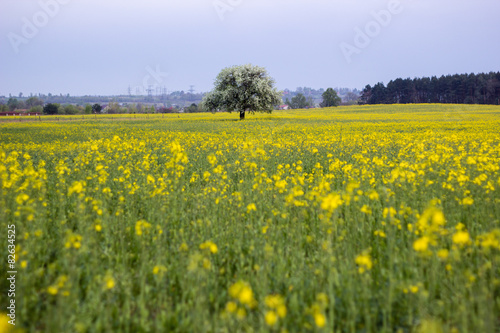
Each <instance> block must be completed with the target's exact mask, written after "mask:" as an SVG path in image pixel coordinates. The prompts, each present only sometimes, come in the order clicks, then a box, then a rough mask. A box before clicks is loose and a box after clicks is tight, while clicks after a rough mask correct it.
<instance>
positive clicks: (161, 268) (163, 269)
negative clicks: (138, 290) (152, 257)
mask: <svg viewBox="0 0 500 333" xmlns="http://www.w3.org/2000/svg"><path fill="white" fill-rule="evenodd" d="M166 271H167V268H166V267H165V266H161V265H160V266H155V267H153V274H154V275H157V274H158V273H163V272H166Z"/></svg>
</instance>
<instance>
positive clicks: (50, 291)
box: [47, 286, 59, 295]
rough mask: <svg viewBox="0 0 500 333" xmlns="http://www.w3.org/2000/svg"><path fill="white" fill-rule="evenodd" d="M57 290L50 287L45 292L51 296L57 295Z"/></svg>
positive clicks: (54, 287)
mask: <svg viewBox="0 0 500 333" xmlns="http://www.w3.org/2000/svg"><path fill="white" fill-rule="evenodd" d="M58 291H59V289H58V288H57V287H56V286H50V287H48V288H47V292H48V293H49V294H51V295H57V292H58Z"/></svg>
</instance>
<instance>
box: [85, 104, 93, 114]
mask: <svg viewBox="0 0 500 333" xmlns="http://www.w3.org/2000/svg"><path fill="white" fill-rule="evenodd" d="M91 113H92V105H90V104H85V114H91Z"/></svg>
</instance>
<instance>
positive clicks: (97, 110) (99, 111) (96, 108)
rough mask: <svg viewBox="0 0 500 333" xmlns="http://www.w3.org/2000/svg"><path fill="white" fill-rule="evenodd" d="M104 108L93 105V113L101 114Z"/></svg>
mask: <svg viewBox="0 0 500 333" xmlns="http://www.w3.org/2000/svg"><path fill="white" fill-rule="evenodd" d="M101 110H102V106H101V105H100V104H97V103H95V104H94V105H92V112H94V113H101Z"/></svg>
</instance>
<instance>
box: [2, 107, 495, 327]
mask: <svg viewBox="0 0 500 333" xmlns="http://www.w3.org/2000/svg"><path fill="white" fill-rule="evenodd" d="M237 117H238V115H236V114H232V115H231V114H215V115H212V114H197V115H191V114H186V115H184V114H183V115H180V116H179V115H165V116H162V115H151V116H150V117H143V118H136V119H126V117H125V116H121V118H120V117H116V118H114V119H112V120H111V119H108V118H109V116H105V117H103V118H101V117H97V119H96V118H95V117H94V118H88V119H79V118H78V117H74V116H68V117H67V120H72V121H59V122H55V121H45V120H44V118H43V117H42V121H38V122H6V123H0V206H1V208H2V209H1V211H0V221H1V223H0V228H2V230H7V225H15V229H16V245H17V247H16V253H17V262H16V268H17V270H18V274H17V281H16V319H17V325H16V327H17V328H23V329H24V330H25V331H27V332H115V331H116V332H165V331H174V332H237V331H244V332H250V331H263V332H266V331H269V332H278V331H285V330H286V331H288V332H303V331H311V332H313V331H328V332H331V331H335V332H337V331H338V332H394V331H398V330H401V331H402V332H441V331H443V332H495V331H498V327H499V325H500V316H499V315H498V314H499V313H500V270H499V265H500V243H499V242H500V225H499V223H500V208H499V207H500V194H499V188H500V174H499V169H500V167H499V165H500V134H499V132H498V126H499V125H500V108H498V107H494V106H456V105H405V106H402V105H389V106H359V107H344V108H336V109H322V110H313V111H311V110H307V111H306V110H300V111H287V112H276V113H273V114H272V115H267V114H265V115H255V116H252V115H249V116H248V117H247V118H248V119H247V120H245V121H235V119H236V118H237ZM80 118H81V116H80ZM443 216H444V218H442V217H443ZM4 235H7V232H6V231H5V232H4ZM207 242H208V243H207ZM1 244H2V246H1V250H0V251H1V253H2V255H3V257H4V258H7V245H8V243H7V236H5V237H3V239H2V242H1ZM203 244H204V245H203ZM214 245H215V247H214ZM3 262H4V263H5V265H4V264H2V271H4V272H6V271H7V267H6V263H7V262H6V260H4V261H3ZM0 286H1V289H2V290H7V289H8V285H7V280H6V279H3V280H2V282H1V283H0ZM271 295H280V296H281V297H282V304H281V303H280V304H281V305H284V306H285V308H286V315H285V316H283V309H282V308H281V310H279V311H278V305H273V303H272V302H270V301H269V298H268V301H267V302H266V297H269V296H271ZM7 302H8V298H7V294H6V293H5V292H2V293H1V294H0V304H2V306H4V305H6V304H7ZM0 311H4V312H6V310H5V307H4V310H0ZM278 313H279V314H280V315H281V316H280V315H278ZM272 314H274V315H275V317H276V318H275V319H276V320H275V322H274V321H273V320H271V319H270V318H271V317H272ZM266 318H267V319H266ZM323 320H324V322H323ZM270 324H273V325H270Z"/></svg>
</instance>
